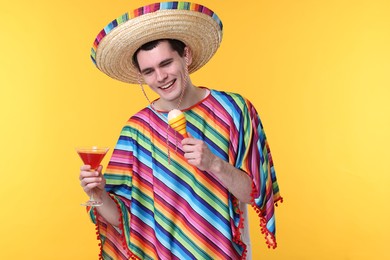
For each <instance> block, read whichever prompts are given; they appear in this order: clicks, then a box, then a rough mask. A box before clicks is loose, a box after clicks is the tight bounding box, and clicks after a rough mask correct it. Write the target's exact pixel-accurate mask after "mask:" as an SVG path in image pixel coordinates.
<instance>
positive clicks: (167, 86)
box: [160, 82, 173, 89]
mask: <svg viewBox="0 0 390 260" xmlns="http://www.w3.org/2000/svg"><path fill="white" fill-rule="evenodd" d="M172 84H173V82H170V83H169V84H167V85H165V86H162V87H160V88H162V89H167V88H169V87H170V86H172Z"/></svg>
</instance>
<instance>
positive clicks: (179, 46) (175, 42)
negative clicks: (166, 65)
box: [132, 39, 186, 70]
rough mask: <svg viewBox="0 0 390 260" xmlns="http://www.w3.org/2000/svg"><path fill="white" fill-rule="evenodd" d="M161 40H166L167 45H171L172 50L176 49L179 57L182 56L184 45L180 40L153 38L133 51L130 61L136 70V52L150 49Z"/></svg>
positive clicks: (137, 64)
mask: <svg viewBox="0 0 390 260" xmlns="http://www.w3.org/2000/svg"><path fill="white" fill-rule="evenodd" d="M162 41H167V42H168V43H169V45H170V46H171V48H172V50H173V51H176V52H177V53H178V54H179V56H180V57H183V55H184V49H185V47H186V45H185V44H184V43H183V42H182V41H179V40H175V39H158V40H154V41H151V42H147V43H145V44H144V45H142V46H141V47H139V48H138V50H137V51H136V52H135V53H134V55H133V58H132V62H133V64H134V66H135V67H136V68H137V69H138V70H139V69H140V68H139V63H138V59H137V55H138V53H139V52H140V51H141V50H142V51H150V50H152V49H154V48H156V46H157V45H158V44H159V43H160V42H162Z"/></svg>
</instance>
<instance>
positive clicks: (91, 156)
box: [77, 150, 107, 169]
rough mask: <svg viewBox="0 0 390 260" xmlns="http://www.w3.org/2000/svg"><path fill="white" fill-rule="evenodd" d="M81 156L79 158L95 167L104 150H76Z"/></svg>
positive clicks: (98, 163) (102, 156)
mask: <svg viewBox="0 0 390 260" xmlns="http://www.w3.org/2000/svg"><path fill="white" fill-rule="evenodd" d="M77 152H78V153H79V155H80V157H81V160H83V162H84V163H85V164H86V165H91V169H97V167H99V165H100V163H101V161H102V160H103V158H104V156H105V155H106V153H107V151H106V150H90V151H77Z"/></svg>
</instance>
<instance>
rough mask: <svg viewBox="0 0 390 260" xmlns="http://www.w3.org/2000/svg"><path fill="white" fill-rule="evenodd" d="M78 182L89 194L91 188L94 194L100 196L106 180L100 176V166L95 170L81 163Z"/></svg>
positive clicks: (89, 194)
mask: <svg viewBox="0 0 390 260" xmlns="http://www.w3.org/2000/svg"><path fill="white" fill-rule="evenodd" d="M79 179H80V184H81V187H83V190H84V192H85V193H87V194H88V196H91V193H92V192H91V191H92V190H93V194H94V196H96V197H98V198H101V197H102V193H103V191H104V186H105V185H106V180H105V179H104V177H103V176H102V166H99V168H97V170H96V171H91V166H89V165H83V166H81V168H80V176H79Z"/></svg>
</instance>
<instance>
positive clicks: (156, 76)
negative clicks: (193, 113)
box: [137, 41, 188, 106]
mask: <svg viewBox="0 0 390 260" xmlns="http://www.w3.org/2000/svg"><path fill="white" fill-rule="evenodd" d="M137 59H138V64H139V68H140V71H141V75H142V76H143V78H144V80H145V83H146V84H148V85H149V87H150V88H151V89H152V90H153V91H154V92H156V93H157V94H158V95H159V96H160V101H161V102H163V103H164V105H168V106H169V105H172V104H178V100H179V99H180V95H181V92H182V90H183V87H184V86H183V85H184V84H185V83H186V82H188V79H186V78H185V77H188V75H187V76H186V73H185V67H186V62H185V58H184V57H180V55H179V54H178V53H177V52H176V51H174V50H173V49H172V48H171V46H170V45H169V43H168V42H167V41H162V42H160V43H159V44H158V45H157V46H156V47H155V48H153V49H152V50H148V51H144V50H141V51H139V53H138V55H137Z"/></svg>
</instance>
